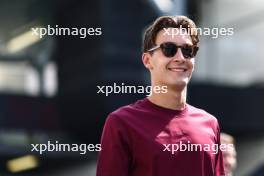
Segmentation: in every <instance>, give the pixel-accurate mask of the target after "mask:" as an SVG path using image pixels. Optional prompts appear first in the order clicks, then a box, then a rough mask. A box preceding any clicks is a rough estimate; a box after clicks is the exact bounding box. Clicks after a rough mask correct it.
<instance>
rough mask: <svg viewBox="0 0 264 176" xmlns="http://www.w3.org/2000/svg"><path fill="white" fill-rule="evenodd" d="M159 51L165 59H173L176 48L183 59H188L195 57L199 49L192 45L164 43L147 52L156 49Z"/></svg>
mask: <svg viewBox="0 0 264 176" xmlns="http://www.w3.org/2000/svg"><path fill="white" fill-rule="evenodd" d="M159 48H160V49H161V51H162V53H163V55H164V56H166V57H173V56H175V54H176V53H177V51H178V48H180V49H181V52H182V55H183V57H184V58H185V59H190V58H193V57H194V56H196V54H197V51H198V49H199V47H198V46H193V45H183V46H177V45H176V44H175V43H172V42H165V43H162V44H160V45H158V46H155V47H153V48H151V49H149V50H148V52H151V51H154V50H156V49H159Z"/></svg>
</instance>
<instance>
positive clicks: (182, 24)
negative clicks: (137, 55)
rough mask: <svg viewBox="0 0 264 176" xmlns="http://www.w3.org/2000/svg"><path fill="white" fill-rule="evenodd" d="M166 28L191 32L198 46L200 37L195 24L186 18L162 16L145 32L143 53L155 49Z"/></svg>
mask: <svg viewBox="0 0 264 176" xmlns="http://www.w3.org/2000/svg"><path fill="white" fill-rule="evenodd" d="M164 28H182V29H186V30H188V31H191V33H189V34H190V37H191V39H192V43H193V45H197V44H198V42H199V37H198V33H197V27H196V25H195V23H194V22H193V21H192V20H191V19H190V18H188V17H186V16H161V17H159V18H157V19H156V20H155V21H154V22H153V23H152V24H151V25H150V26H149V27H148V28H147V29H146V31H145V33H144V36H143V52H148V50H149V49H151V48H152V47H154V46H155V45H156V44H155V41H156V37H157V34H158V32H159V31H161V30H163V29H164Z"/></svg>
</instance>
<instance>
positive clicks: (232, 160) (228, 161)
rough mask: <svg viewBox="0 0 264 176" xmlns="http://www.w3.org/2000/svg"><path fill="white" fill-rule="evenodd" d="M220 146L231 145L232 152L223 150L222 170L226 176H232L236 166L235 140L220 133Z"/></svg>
mask: <svg viewBox="0 0 264 176" xmlns="http://www.w3.org/2000/svg"><path fill="white" fill-rule="evenodd" d="M220 141H221V144H222V145H223V144H225V145H232V150H223V151H222V152H223V160H224V169H225V174H226V176H232V175H233V172H234V170H235V169H236V166H237V157H236V148H235V139H234V137H233V136H231V135H229V134H226V133H221V134H220Z"/></svg>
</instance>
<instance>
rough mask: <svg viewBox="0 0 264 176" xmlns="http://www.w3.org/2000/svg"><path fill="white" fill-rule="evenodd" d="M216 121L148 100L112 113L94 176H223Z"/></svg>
mask: <svg viewBox="0 0 264 176" xmlns="http://www.w3.org/2000/svg"><path fill="white" fill-rule="evenodd" d="M219 138H220V130H219V125H218V122H217V119H216V118H215V117H213V116H212V115H210V114H209V113H207V112H205V111H203V110H201V109H198V108H195V107H193V106H191V105H188V104H187V105H186V107H185V109H184V110H172V109H166V108H163V107H160V106H157V105H155V104H153V103H152V102H150V101H149V100H148V99H147V98H145V99H143V100H139V101H137V102H135V103H134V104H131V105H128V106H124V107H121V108H119V109H118V110H116V111H114V112H112V113H111V114H110V115H109V116H108V118H107V120H106V122H105V126H104V129H103V134H102V138H101V147H102V150H101V151H100V153H99V158H98V163H97V173H96V175H97V176H222V175H224V168H223V160H222V152H221V150H220V149H219V150H216V149H217V146H218V145H219V143H220V139H219Z"/></svg>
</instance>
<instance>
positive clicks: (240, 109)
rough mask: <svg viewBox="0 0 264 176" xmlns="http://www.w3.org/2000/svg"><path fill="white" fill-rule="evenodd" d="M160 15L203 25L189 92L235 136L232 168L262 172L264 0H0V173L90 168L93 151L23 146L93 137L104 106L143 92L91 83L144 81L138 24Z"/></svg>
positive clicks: (91, 173) (253, 174)
mask: <svg viewBox="0 0 264 176" xmlns="http://www.w3.org/2000/svg"><path fill="white" fill-rule="evenodd" d="M160 15H187V16H188V17H190V18H191V19H193V20H194V21H195V22H196V24H197V25H198V26H199V27H201V28H205V27H209V28H213V27H218V28H221V27H225V28H234V34H233V35H232V36H219V37H218V38H212V37H211V36H201V37H200V39H201V42H200V50H199V54H198V56H197V57H196V70H195V73H194V76H193V79H192V82H191V84H190V86H189V92H188V102H189V103H190V104H192V105H194V106H197V107H200V108H203V109H205V110H207V111H209V112H210V113H212V114H214V115H215V116H216V117H217V118H218V120H219V122H220V125H221V128H222V130H223V131H224V132H226V133H228V134H231V135H233V136H234V138H235V140H236V148H237V160H238V164H237V169H236V171H235V174H234V175H236V176H263V175H264V115H263V111H262V108H263V99H264V58H263V57H264V50H263V48H262V47H263V40H264V35H263V29H264V21H263V17H264V2H263V1H261V0H251V1H248V0H232V1H231V0H201V1H198V0H197V1H195V0H133V1H123V0H101V1H99V0H98V1H87V0H79V1H74V0H46V1H41V0H23V1H22V0H9V1H7V0H0V176H9V175H19V176H38V175H43V176H46V175H48V176H53V175H54V176H55V175H56V176H62V175H63V176H68V175H71V176H72V175H77V176H84V175H85V176H95V167H96V157H97V153H96V152H88V153H87V154H86V155H80V154H79V153H78V152H49V153H45V154H43V155H39V154H38V153H34V152H31V145H30V144H32V143H33V144H34V143H47V141H48V140H51V141H55V140H58V141H60V143H70V144H71V143H78V144H81V143H86V144H96V143H99V140H100V136H101V132H102V127H103V124H104V121H105V118H106V117H107V114H108V113H109V112H111V111H113V110H115V109H116V108H118V107H120V106H122V105H126V104H129V103H132V102H134V101H136V100H137V99H140V98H144V97H145V95H142V94H111V95H110V96H107V97H106V96H105V95H104V94H97V91H98V89H97V86H98V85H113V83H114V82H116V83H120V84H121V83H125V84H126V85H149V73H148V71H147V70H146V69H145V68H144V67H143V64H142V63H141V40H142V34H143V31H144V28H145V27H146V26H147V25H148V24H150V23H151V22H152V21H153V20H154V19H155V18H156V17H158V16H160ZM47 25H51V26H55V25H59V26H60V27H68V28H72V27H77V28H81V27H86V28H89V27H92V28H102V35H99V36H87V37H86V38H84V39H82V38H79V37H78V36H45V37H43V38H39V37H36V36H34V35H32V31H31V28H35V27H39V26H43V27H45V26H47Z"/></svg>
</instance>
